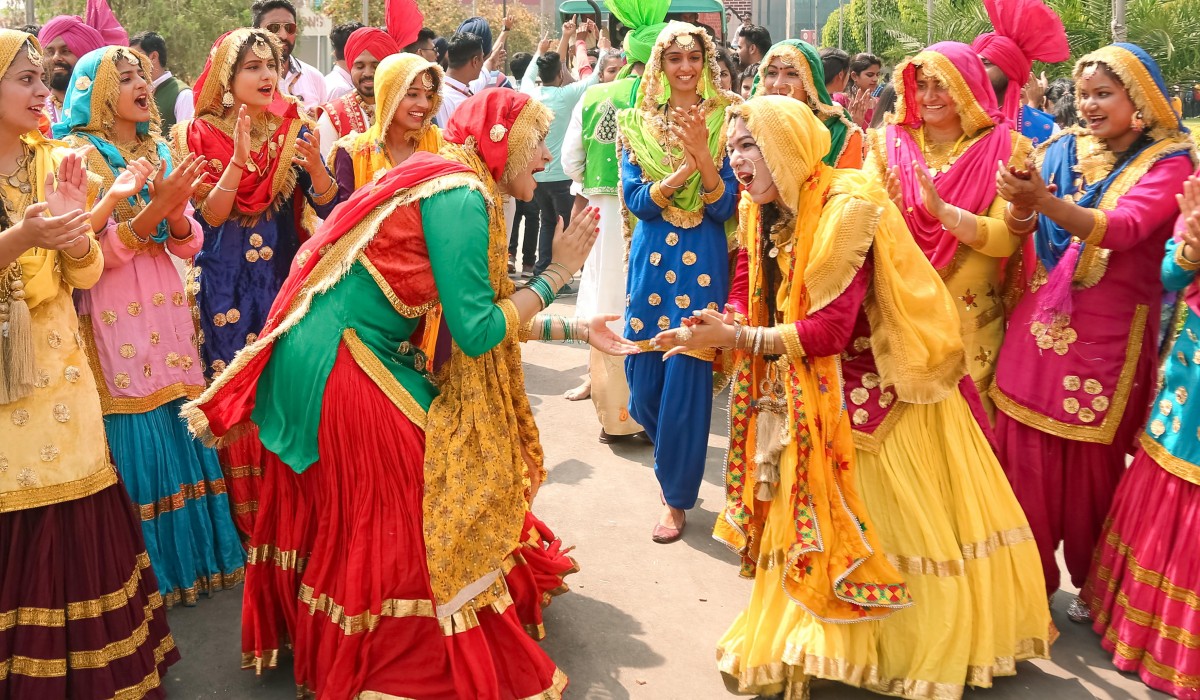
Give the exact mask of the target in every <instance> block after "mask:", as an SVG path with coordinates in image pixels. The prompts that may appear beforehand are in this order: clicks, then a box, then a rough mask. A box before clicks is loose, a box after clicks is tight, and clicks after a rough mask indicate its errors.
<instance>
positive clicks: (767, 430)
mask: <svg viewBox="0 0 1200 700" xmlns="http://www.w3.org/2000/svg"><path fill="white" fill-rule="evenodd" d="M763 403H764V402H763V401H761V400H760V401H759V410H758V421H757V424H756V425H755V427H754V429H755V436H754V437H755V439H754V442H755V445H754V448H755V449H754V464H755V465H757V469H755V471H754V481H755V483H756V484H757V486H756V488H755V489H754V498H755V499H757V500H759V501H771V500H774V498H775V488H776V487H777V486H778V485H779V457H780V456H781V455H782V454H783V437H782V436H781V435H780V432H781V431H782V428H783V421H784V413H783V411H779V410H776V409H775V407H774V406H764V405H763ZM785 410H786V409H785Z"/></svg>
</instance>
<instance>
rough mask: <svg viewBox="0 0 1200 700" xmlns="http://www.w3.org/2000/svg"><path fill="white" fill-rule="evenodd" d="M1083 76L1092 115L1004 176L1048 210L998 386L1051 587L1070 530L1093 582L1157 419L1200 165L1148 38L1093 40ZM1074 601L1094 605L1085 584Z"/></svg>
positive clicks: (1080, 573) (995, 393)
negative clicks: (1194, 175) (1162, 349)
mask: <svg viewBox="0 0 1200 700" xmlns="http://www.w3.org/2000/svg"><path fill="white" fill-rule="evenodd" d="M1075 79H1076V80H1077V84H1078V95H1079V113H1080V116H1082V117H1083V118H1084V119H1085V120H1086V121H1087V124H1088V126H1087V127H1086V128H1072V129H1067V130H1065V131H1063V132H1061V133H1060V134H1059V135H1057V136H1055V137H1054V138H1053V139H1051V140H1050V141H1049V142H1048V145H1047V146H1046V147H1045V148H1044V149H1043V150H1041V151H1039V155H1038V158H1039V162H1038V166H1039V167H1038V168H1031V169H1032V172H1029V173H1024V172H1016V171H1011V170H1010V171H1007V172H1002V173H1001V174H1000V175H999V185H1000V187H999V191H1000V196H1002V197H1004V198H1005V199H1007V200H1009V201H1011V202H1012V203H1013V206H1014V207H1018V208H1021V209H1033V210H1034V211H1036V212H1038V214H1040V216H1039V219H1038V228H1037V231H1036V232H1035V234H1034V247H1035V249H1036V253H1037V265H1036V267H1035V269H1034V271H1033V276H1032V279H1031V280H1030V283H1029V285H1028V288H1027V290H1026V291H1025V293H1024V295H1023V297H1022V298H1021V300H1020V301H1019V302H1018V303H1017V305H1016V308H1015V309H1014V310H1013V313H1012V315H1011V316H1010V321H1009V330H1008V333H1007V334H1006V335H1005V338H1004V344H1003V345H1002V346H1001V350H1000V359H999V362H998V364H997V367H996V381H995V384H994V386H993V387H992V390H991V397H992V400H993V401H994V402H995V404H996V408H997V409H998V412H997V416H996V434H997V441H998V447H999V452H1000V456H1001V462H1002V463H1003V464H1004V465H1005V467H1006V469H1007V471H1008V476H1009V480H1010V481H1011V482H1012V485H1013V490H1014V491H1015V492H1016V494H1017V499H1018V500H1019V501H1020V502H1021V505H1022V507H1023V508H1024V509H1025V513H1026V515H1027V516H1028V517H1029V523H1030V525H1031V526H1032V528H1033V533H1034V536H1035V538H1036V539H1037V543H1038V549H1039V551H1040V552H1041V557H1042V568H1043V570H1044V572H1045V575H1046V586H1047V588H1046V590H1047V593H1051V594H1052V593H1053V592H1054V591H1055V590H1057V589H1058V584H1059V569H1058V564H1057V562H1056V561H1055V550H1057V549H1058V545H1059V543H1060V542H1062V543H1063V545H1064V549H1065V557H1066V564H1067V569H1068V571H1070V574H1071V582H1072V584H1073V585H1075V586H1077V587H1082V586H1083V584H1084V578H1085V577H1086V576H1087V574H1088V569H1089V567H1090V565H1091V561H1092V552H1093V551H1094V549H1095V547H1096V542H1097V539H1098V538H1099V536H1100V532H1101V528H1102V526H1103V524H1104V519H1105V515H1106V514H1107V513H1108V510H1109V505H1110V504H1111V502H1112V498H1113V492H1114V490H1115V489H1116V486H1117V481H1118V480H1119V479H1120V478H1121V475H1122V473H1123V472H1124V471H1125V456H1126V454H1127V453H1129V452H1131V451H1132V450H1133V447H1134V441H1135V439H1136V437H1137V432H1138V430H1139V429H1140V428H1141V427H1142V426H1143V425H1145V421H1146V408H1147V406H1148V405H1149V403H1150V400H1151V398H1152V397H1153V395H1154V390H1155V388H1154V375H1155V367H1156V364H1157V353H1156V345H1157V341H1158V326H1159V305H1160V300H1161V298H1162V282H1161V280H1160V279H1159V265H1160V263H1161V262H1162V250H1163V246H1164V245H1165V244H1166V242H1167V239H1169V238H1170V237H1171V228H1172V225H1173V224H1174V221H1175V216H1176V209H1175V207H1174V206H1171V205H1169V204H1168V203H1171V202H1172V201H1173V197H1174V196H1175V195H1176V194H1179V193H1180V192H1182V190H1183V183H1184V180H1185V179H1186V178H1187V176H1188V175H1189V174H1190V173H1191V172H1192V170H1193V169H1194V167H1195V163H1194V161H1195V153H1194V147H1193V145H1192V141H1191V139H1190V138H1189V137H1188V135H1187V133H1186V129H1185V128H1184V127H1183V124H1182V123H1181V122H1180V119H1179V115H1178V114H1177V113H1176V112H1175V111H1174V110H1173V109H1172V108H1171V105H1170V102H1168V100H1167V91H1166V86H1165V85H1164V83H1163V79H1162V76H1161V74H1160V73H1159V70H1158V66H1157V64H1156V63H1155V62H1154V59H1153V58H1151V57H1150V56H1149V54H1147V53H1146V52H1145V51H1143V50H1142V49H1141V48H1139V47H1137V46H1134V45H1132V44H1114V45H1112V46H1107V47H1104V48H1102V49H1100V50H1099V51H1096V52H1093V53H1091V54H1088V55H1086V56H1084V57H1083V58H1082V59H1081V60H1080V61H1079V63H1078V64H1077V65H1076V67H1075ZM1118 201H1119V202H1120V206H1119V207H1118V206H1117V203H1118ZM1068 502H1069V503H1070V507H1069V508H1068V507H1067V503H1068ZM1068 613H1069V615H1070V616H1071V618H1072V619H1073V620H1075V621H1077V622H1082V621H1085V620H1087V619H1088V617H1089V615H1088V610H1087V607H1086V606H1085V605H1084V604H1083V603H1082V602H1081V601H1080V600H1079V598H1075V599H1074V600H1073V601H1072V603H1071V606H1070V609H1069V610H1068Z"/></svg>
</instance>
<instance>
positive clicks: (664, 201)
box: [650, 182, 671, 209]
mask: <svg viewBox="0 0 1200 700" xmlns="http://www.w3.org/2000/svg"><path fill="white" fill-rule="evenodd" d="M650 199H652V200H653V201H654V203H655V204H657V205H658V206H659V207H661V208H663V209H666V208H667V207H669V206H671V198H670V197H668V196H667V195H665V194H663V191H662V186H661V185H659V183H657V182H656V183H654V184H652V185H650Z"/></svg>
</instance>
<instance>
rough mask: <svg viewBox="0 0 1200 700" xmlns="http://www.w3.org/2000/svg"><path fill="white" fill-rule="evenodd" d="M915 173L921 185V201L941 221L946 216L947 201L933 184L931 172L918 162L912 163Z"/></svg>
mask: <svg viewBox="0 0 1200 700" xmlns="http://www.w3.org/2000/svg"><path fill="white" fill-rule="evenodd" d="M912 168H913V172H915V173H916V174H917V182H918V183H919V184H920V185H921V199H922V201H923V202H924V204H925V208H926V209H927V210H928V211H929V213H930V214H933V216H934V217H935V218H937V219H938V220H941V218H942V216H943V215H945V213H946V209H947V207H948V205H947V204H946V200H944V199H942V196H941V195H940V194H938V191H937V185H935V184H934V183H933V175H932V174H931V173H930V171H929V170H928V169H927V168H925V167H923V166H922V165H921V164H920V163H918V162H917V161H915V160H914V161H913V163H912Z"/></svg>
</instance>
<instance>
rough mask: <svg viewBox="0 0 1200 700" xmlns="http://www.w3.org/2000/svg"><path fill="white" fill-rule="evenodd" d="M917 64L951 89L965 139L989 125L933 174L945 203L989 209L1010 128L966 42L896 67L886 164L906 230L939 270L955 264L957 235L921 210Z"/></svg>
mask: <svg viewBox="0 0 1200 700" xmlns="http://www.w3.org/2000/svg"><path fill="white" fill-rule="evenodd" d="M921 66H923V67H925V68H926V72H927V73H932V74H933V75H935V76H937V77H938V78H939V80H941V81H942V82H943V84H945V85H947V86H948V87H949V89H950V94H951V96H952V97H953V98H954V101H955V102H956V103H957V106H958V114H959V118H960V119H962V122H963V129H964V131H966V132H967V134H968V137H969V136H971V135H973V134H974V133H978V131H980V130H981V129H987V128H990V129H991V130H990V131H989V132H988V133H987V134H986V135H984V136H983V137H982V138H980V139H979V140H978V141H976V142H975V143H973V144H971V145H970V146H969V147H968V148H967V150H966V151H965V152H964V153H963V154H962V155H960V156H959V157H958V158H957V159H956V160H955V161H954V164H953V165H952V166H951V167H950V168H949V169H948V170H947V171H946V172H936V173H934V176H933V182H934V184H936V185H937V191H938V194H940V195H941V196H942V199H943V200H945V201H946V202H947V203H949V204H952V205H954V206H956V207H960V208H962V209H966V210H967V211H969V212H972V213H974V214H981V213H983V212H986V211H987V209H988V207H990V206H991V204H992V202H993V201H994V200H995V199H996V163H997V162H999V161H1003V162H1006V163H1007V162H1008V160H1009V158H1011V157H1012V130H1011V129H1010V127H1009V122H1008V120H1006V119H1005V118H1004V115H1003V114H1001V112H1000V109H999V108H998V107H997V105H996V93H995V92H994V91H993V90H992V84H991V82H990V81H989V80H988V76H987V69H985V68H984V67H983V62H982V61H980V60H979V57H978V56H977V55H976V54H975V52H974V51H972V50H971V47H969V46H967V45H966V44H960V43H957V42H952V41H945V42H941V43H938V44H934V45H933V46H930V47H929V48H927V49H925V50H924V51H922V52H921V53H919V54H917V55H916V56H914V57H913V58H912V59H909V60H908V61H906V62H904V63H902V64H901V65H900V66H899V67H898V68H897V69H896V70H897V73H898V74H899V76H898V79H897V80H896V86H897V88H896V103H897V113H896V117H895V123H893V124H889V125H888V127H887V141H886V144H885V146H886V149H887V156H888V163H890V164H892V165H898V166H900V186H901V190H902V191H903V195H904V202H905V207H904V210H903V214H904V219H905V221H907V222H908V228H909V231H911V232H912V235H913V238H914V239H916V241H917V244H918V245H920V246H921V250H923V251H924V252H925V256H926V257H927V258H929V262H930V263H932V264H933V266H934V268H936V269H938V270H942V269H944V268H946V267H947V266H948V265H950V263H951V262H953V260H954V253H955V252H956V251H957V250H958V239H957V238H955V237H954V235H953V234H951V233H949V232H948V231H946V230H945V229H944V228H942V224H941V222H940V221H938V219H937V217H935V216H934V215H933V214H930V213H929V210H928V209H926V208H925V203H924V199H923V198H922V195H921V184H920V182H919V181H918V180H917V176H916V173H915V172H914V170H913V168H912V167H911V164H912V163H913V161H916V162H917V164H918V165H919V166H920V167H926V168H927V167H928V166H927V165H926V164H925V156H924V154H923V153H922V152H921V146H920V144H918V143H917V140H916V138H914V137H913V134H912V132H911V131H910V130H917V129H920V128H921V126H922V124H923V123H924V122H923V120H922V119H921V108H920V104H919V103H918V98H917V68H918V67H921ZM964 85H965V87H966V90H964V89H963V86H964ZM903 127H907V128H903Z"/></svg>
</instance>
